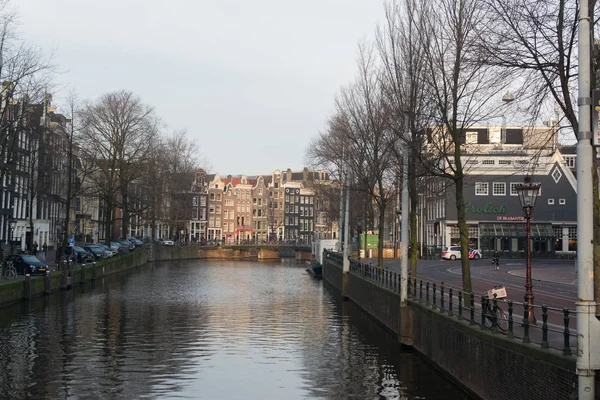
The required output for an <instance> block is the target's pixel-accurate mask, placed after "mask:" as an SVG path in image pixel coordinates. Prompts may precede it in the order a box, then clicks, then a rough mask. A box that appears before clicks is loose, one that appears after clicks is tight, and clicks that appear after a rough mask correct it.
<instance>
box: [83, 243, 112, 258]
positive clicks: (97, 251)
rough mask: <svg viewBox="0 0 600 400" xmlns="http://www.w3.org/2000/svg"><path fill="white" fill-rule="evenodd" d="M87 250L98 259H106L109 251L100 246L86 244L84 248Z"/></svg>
mask: <svg viewBox="0 0 600 400" xmlns="http://www.w3.org/2000/svg"><path fill="white" fill-rule="evenodd" d="M83 249H84V250H85V251H87V252H90V253H92V255H93V256H94V258H95V259H96V260H104V259H106V258H108V253H107V252H106V251H104V249H103V248H102V247H100V246H92V245H90V246H85V247H84V248H83Z"/></svg>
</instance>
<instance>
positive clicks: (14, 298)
mask: <svg viewBox="0 0 600 400" xmlns="http://www.w3.org/2000/svg"><path fill="white" fill-rule="evenodd" d="M148 254H149V253H148V248H145V249H140V250H137V251H134V252H132V253H130V254H127V255H124V256H121V257H117V258H113V259H110V260H106V261H101V262H96V263H89V264H85V266H84V265H77V266H76V267H74V268H72V270H71V277H68V276H67V273H66V272H67V271H66V270H62V271H54V272H51V273H49V274H48V275H44V276H26V277H25V279H23V278H22V277H21V276H19V278H20V279H16V280H11V281H7V280H3V281H2V283H1V284H0V307H3V306H7V305H10V304H15V303H19V302H21V301H26V300H28V299H31V298H34V297H39V296H43V295H46V294H50V293H53V292H57V291H60V290H66V289H68V288H70V287H73V286H78V285H81V284H84V283H85V282H89V281H93V280H97V279H101V278H103V277H105V276H108V275H111V274H115V273H118V272H121V271H125V270H128V269H131V268H135V267H139V266H141V265H144V264H146V262H147V260H148Z"/></svg>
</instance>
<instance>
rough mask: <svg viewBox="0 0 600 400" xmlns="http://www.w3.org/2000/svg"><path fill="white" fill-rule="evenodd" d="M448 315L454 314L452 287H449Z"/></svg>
mask: <svg viewBox="0 0 600 400" xmlns="http://www.w3.org/2000/svg"><path fill="white" fill-rule="evenodd" d="M448 315H450V316H452V315H454V314H453V313H452V288H450V289H448Z"/></svg>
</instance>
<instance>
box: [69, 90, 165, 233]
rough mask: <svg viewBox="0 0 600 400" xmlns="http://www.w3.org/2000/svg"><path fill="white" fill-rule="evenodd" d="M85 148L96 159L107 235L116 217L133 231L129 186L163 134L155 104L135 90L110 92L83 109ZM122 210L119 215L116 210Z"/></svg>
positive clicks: (127, 228)
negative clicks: (144, 99) (135, 93)
mask: <svg viewBox="0 0 600 400" xmlns="http://www.w3.org/2000/svg"><path fill="white" fill-rule="evenodd" d="M80 119H81V124H82V129H81V140H82V149H81V150H82V152H83V154H84V155H85V158H86V159H87V160H89V161H90V162H93V164H94V167H95V170H96V173H95V174H94V175H92V176H93V179H94V180H95V183H96V184H97V187H98V190H99V192H98V194H99V196H100V197H101V199H102V201H103V202H104V205H105V207H106V208H105V211H106V216H105V228H106V235H107V237H106V239H107V241H110V240H111V239H112V229H111V228H112V226H113V223H114V221H115V220H118V219H120V220H121V221H122V228H121V232H120V233H121V235H123V236H126V235H128V232H129V189H130V186H131V185H132V184H133V182H134V181H136V180H137V179H138V178H140V177H141V176H142V173H143V172H144V170H145V169H144V168H145V166H146V164H147V162H148V160H150V157H151V155H152V154H153V148H154V146H156V144H157V141H156V138H157V136H158V134H159V126H158V119H157V118H156V116H155V114H154V110H153V108H151V107H149V106H147V105H145V104H143V103H142V101H141V99H140V98H139V97H137V96H135V95H134V94H133V93H131V92H126V91H119V92H113V93H108V94H105V95H103V96H101V97H100V99H98V100H97V101H96V102H93V103H88V104H86V105H85V106H84V107H83V109H82V110H81V112H80ZM116 209H120V210H122V215H121V216H118V215H117V216H115V215H114V210H116Z"/></svg>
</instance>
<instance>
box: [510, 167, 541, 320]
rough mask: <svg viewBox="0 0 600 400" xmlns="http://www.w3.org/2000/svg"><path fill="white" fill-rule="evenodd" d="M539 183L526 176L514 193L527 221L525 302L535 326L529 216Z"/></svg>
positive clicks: (531, 212) (537, 192) (536, 196)
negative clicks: (517, 196)
mask: <svg viewBox="0 0 600 400" xmlns="http://www.w3.org/2000/svg"><path fill="white" fill-rule="evenodd" d="M541 186H542V185H541V183H534V182H532V181H531V176H529V175H528V176H526V177H525V179H524V180H523V183H521V184H519V185H516V188H515V189H516V191H517V193H518V194H519V201H520V202H521V207H523V211H524V212H525V220H526V221H527V227H526V229H527V274H526V279H525V302H526V303H527V304H529V323H530V324H535V323H536V319H535V315H534V314H533V284H532V283H531V216H532V214H533V208H534V207H535V202H536V201H537V198H538V194H539V192H540V187H541Z"/></svg>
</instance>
